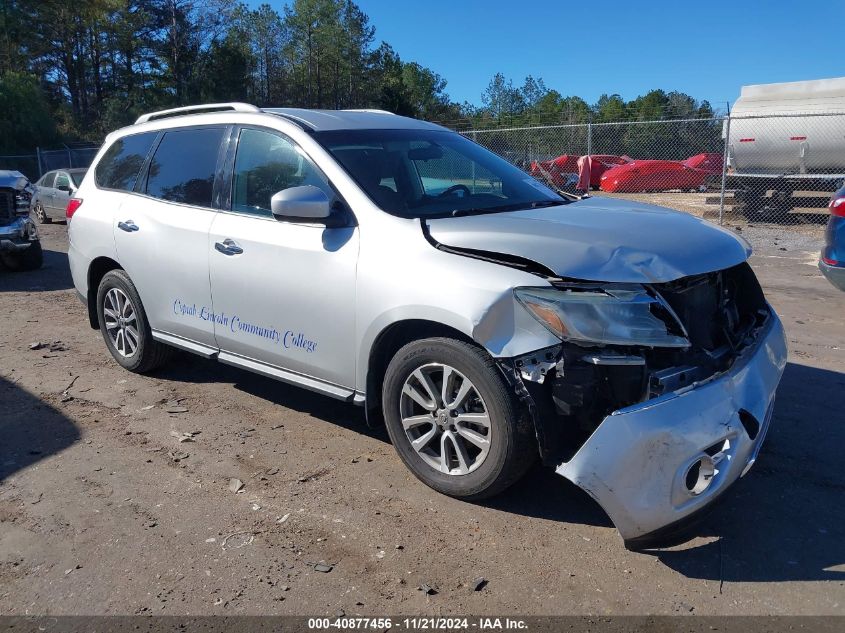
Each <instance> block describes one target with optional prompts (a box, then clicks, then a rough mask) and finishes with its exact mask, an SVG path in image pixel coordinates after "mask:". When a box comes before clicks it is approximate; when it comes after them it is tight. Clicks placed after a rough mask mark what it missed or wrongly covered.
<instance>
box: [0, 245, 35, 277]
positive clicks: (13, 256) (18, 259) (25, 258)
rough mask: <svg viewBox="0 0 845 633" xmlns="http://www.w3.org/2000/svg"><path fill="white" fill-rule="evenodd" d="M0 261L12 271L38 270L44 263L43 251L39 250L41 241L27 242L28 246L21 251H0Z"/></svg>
mask: <svg viewBox="0 0 845 633" xmlns="http://www.w3.org/2000/svg"><path fill="white" fill-rule="evenodd" d="M0 261H2V262H3V265H4V266H5V267H6V268H8V269H9V270H11V271H12V272H16V273H19V272H25V271H27V270H38V269H39V268H41V266H43V265H44V252H43V251H42V250H41V242H40V241H38V240H35V241H34V242H30V243H29V248H26V249H24V250H22V251H16V252H10V253H0Z"/></svg>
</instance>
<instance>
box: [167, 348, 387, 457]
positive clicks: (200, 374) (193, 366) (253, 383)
mask: <svg viewBox="0 0 845 633" xmlns="http://www.w3.org/2000/svg"><path fill="white" fill-rule="evenodd" d="M156 376H157V377H158V378H163V379H165V380H175V381H178V382H191V383H226V384H231V385H233V386H234V387H235V389H237V390H239V391H242V392H244V393H248V394H250V395H252V396H255V397H256V398H261V399H263V400H266V401H268V402H272V403H273V404H277V405H279V406H281V407H285V408H287V409H292V410H294V411H298V412H300V413H306V414H308V415H310V416H311V417H315V418H319V419H321V420H324V421H326V422H329V423H331V424H334V425H336V426H339V427H342V428H345V429H349V430H352V431H355V432H358V433H362V434H364V435H366V436H368V437H372V438H374V439H377V440H380V441H382V442H385V443H389V439H388V437H387V432H386V431H385V430H384V429H383V428H375V429H371V428H370V427H368V426H367V423H366V419H365V417H364V409H363V407H357V406H354V405H352V404H349V403H346V402H342V401H340V400H335V399H334V398H330V397H328V396H324V395H321V394H317V393H313V392H311V391H308V390H307V389H303V388H302V387H296V386H294V385H288V384H286V383H283V382H280V381H278V380H273V379H272V378H266V377H264V376H260V375H258V374H254V373H252V372H249V371H246V370H245V369H239V368H237V367H232V366H230V365H224V364H223V363H218V362H216V361H213V360H206V359H203V358H200V357H198V356H195V355H193V354H188V353H186V352H179V353H178V358H174V360H173V362H171V363H169V364H168V365H167V366H166V367H164V368H163V369H161V370H160V371H158V372H156Z"/></svg>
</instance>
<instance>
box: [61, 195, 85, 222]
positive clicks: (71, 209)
mask: <svg viewBox="0 0 845 633" xmlns="http://www.w3.org/2000/svg"><path fill="white" fill-rule="evenodd" d="M81 206H82V199H81V198H71V199H70V200H68V201H67V209H65V217H66V218H67V219H68V220H70V219H71V218H72V217H73V214H74V213H76V210H77V209H78V208H79V207H81Z"/></svg>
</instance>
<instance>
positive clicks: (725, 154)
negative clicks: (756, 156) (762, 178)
mask: <svg viewBox="0 0 845 633" xmlns="http://www.w3.org/2000/svg"><path fill="white" fill-rule="evenodd" d="M724 125H725V147H724V149H723V150H722V191H721V193H720V194H719V225H720V226H721V225H722V223H723V222H724V216H725V183H726V182H727V177H728V148H729V147H730V143H731V112H730V110H728V113H727V115H726V116H725V122H724Z"/></svg>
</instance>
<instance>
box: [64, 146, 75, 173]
mask: <svg viewBox="0 0 845 633" xmlns="http://www.w3.org/2000/svg"><path fill="white" fill-rule="evenodd" d="M65 147H67V145H65ZM67 166H68V168H70V167H73V154H71V153H70V148H69V147H68V148H67Z"/></svg>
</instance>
